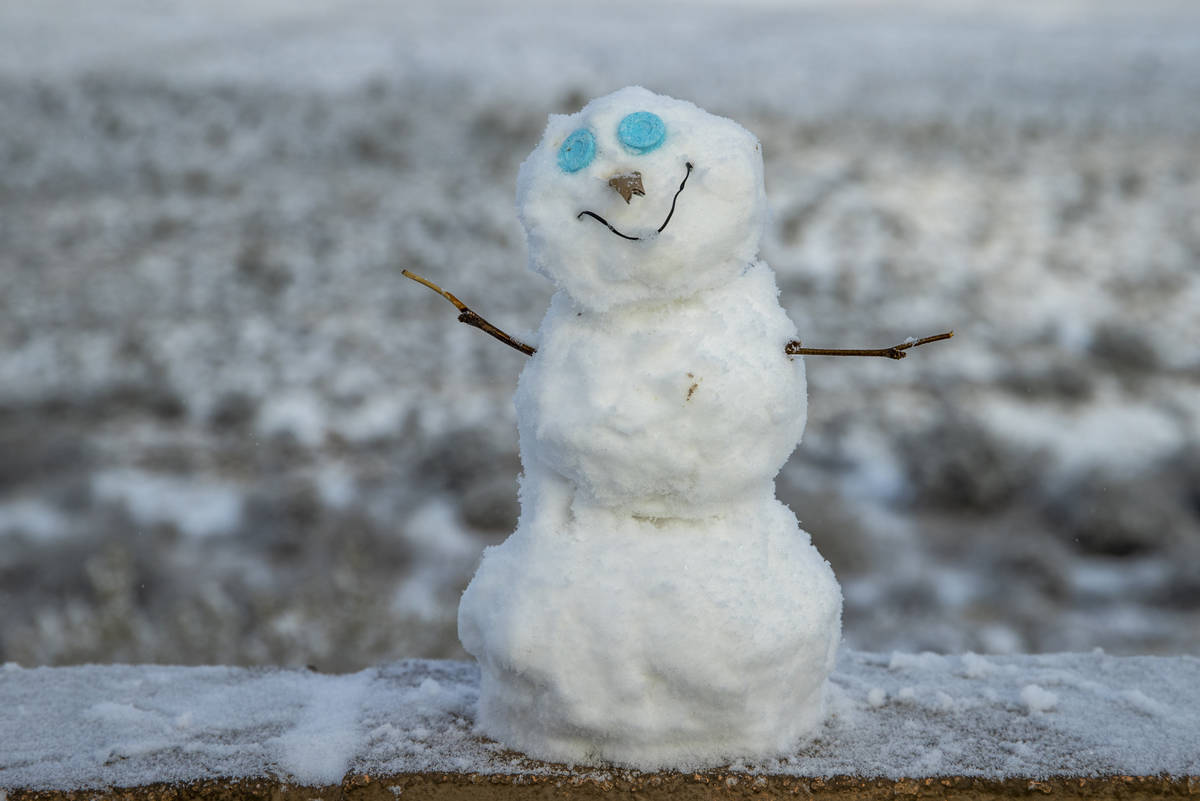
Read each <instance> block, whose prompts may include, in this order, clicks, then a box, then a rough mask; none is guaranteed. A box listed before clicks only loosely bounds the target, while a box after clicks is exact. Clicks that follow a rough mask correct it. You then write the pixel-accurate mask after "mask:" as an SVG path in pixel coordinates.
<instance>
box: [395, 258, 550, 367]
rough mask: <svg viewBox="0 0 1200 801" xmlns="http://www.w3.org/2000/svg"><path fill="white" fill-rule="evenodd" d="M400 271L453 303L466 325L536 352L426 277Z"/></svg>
mask: <svg viewBox="0 0 1200 801" xmlns="http://www.w3.org/2000/svg"><path fill="white" fill-rule="evenodd" d="M400 272H401V274H402V275H403V276H404V277H405V278H411V279H412V280H414V281H416V282H417V283H418V284H424V285H425V286H427V287H429V288H430V289H432V290H433V291H434V292H436V293H438V294H439V295H441V296H442V297H443V298H445V299H446V300H448V301H450V302H451V303H453V304H454V308H456V309H458V321H459V322H460V323H466V324H467V325H472V326H475V327H476V328H478V329H479V330H480V331H483V332H484V333H487V334H490V335H491V336H493V337H495V338H496V339H498V340H500V341H501V342H503V343H504V344H505V345H508V346H509V347H510V348H516V349H517V350H519V351H521V353H524V354H525V355H526V356H532V355H533V354H534V353H536V352H537V348H535V347H533V346H532V345H526V344H525V343H524V342H522V341H521V340H519V339H516V338H515V337H511V336H509V335H508V334H506V333H504V332H503V331H501V330H500V329H499V328H497V327H496V326H494V325H492V324H491V323H489V322H488V321H487V320H485V319H483V318H482V317H480V316H479V315H478V314H476V313H475V312H473V311H471V310H470V309H469V308H468V307H467V304H465V303H463V302H462V301H461V300H459V299H458V298H456V297H454V295H452V294H451V293H449V292H447V291H446V290H444V289H442V288H441V287H440V286H438V285H437V284H435V283H433V282H432V281H430V280H429V279H428V278H422V277H421V276H419V275H417V274H416V273H414V272H410V271H408V270H401V271H400Z"/></svg>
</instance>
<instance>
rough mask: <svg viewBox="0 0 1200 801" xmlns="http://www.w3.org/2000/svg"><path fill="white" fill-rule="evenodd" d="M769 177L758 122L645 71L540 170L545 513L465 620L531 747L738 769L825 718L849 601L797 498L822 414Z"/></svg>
mask: <svg viewBox="0 0 1200 801" xmlns="http://www.w3.org/2000/svg"><path fill="white" fill-rule="evenodd" d="M762 175H763V172H762V148H761V146H760V145H759V143H758V140H757V139H755V138H754V136H753V135H752V134H750V133H749V132H748V131H747V130H746V129H744V128H742V127H741V126H740V125H738V124H737V123H735V122H733V121H732V120H728V119H724V118H722V117H716V116H714V115H711V114H708V113H707V112H705V111H703V110H701V109H699V108H697V107H696V106H695V105H693V104H691V103H688V102H684V101H679V100H675V99H673V98H669V97H665V96H662V95H657V94H654V93H652V92H649V91H647V90H646V89H643V88H641V87H628V88H625V89H621V90H619V91H617V92H614V93H612V94H610V95H607V96H605V97H601V98H598V99H596V100H593V101H592V102H591V103H588V104H587V105H586V106H585V107H584V108H583V109H582V110H581V111H579V112H578V113H576V114H573V115H570V116H565V115H555V116H552V117H551V119H550V124H549V126H548V127H547V128H546V132H545V134H544V136H543V138H542V141H541V144H539V145H538V146H537V148H535V149H534V151H533V153H532V154H531V155H530V156H529V158H528V159H527V160H526V161H525V163H524V164H523V165H522V167H521V172H520V177H519V179H518V183H517V203H518V210H519V212H520V215H521V220H522V222H523V223H524V225H525V230H526V233H527V235H528V239H529V255H530V263H531V265H532V266H533V268H534V269H535V270H537V271H538V272H541V273H543V274H545V275H547V276H549V277H550V278H552V279H553V280H554V282H555V283H556V284H557V285H558V287H559V291H558V293H557V294H555V296H554V298H553V300H552V302H551V304H550V310H549V311H548V312H547V313H546V317H545V319H544V320H543V321H542V326H541V328H540V329H539V330H538V332H537V335H536V341H537V346H538V350H537V352H536V353H535V354H534V355H533V356H532V357H531V358H530V359H529V361H528V363H527V365H526V367H525V369H524V370H523V371H522V373H521V378H520V381H519V384H518V387H517V392H516V398H515V405H516V409H517V426H518V429H519V431H520V442H521V462H522V465H523V466H524V474H523V476H522V480H521V518H520V521H519V523H518V525H517V530H516V531H515V532H514V533H513V535H512V536H511V537H510V538H509V539H508V540H507V541H506V542H505V543H504V544H502V545H500V546H497V547H495V548H489V549H488V550H487V551H485V552H484V555H483V561H482V563H481V564H480V566H479V570H478V572H477V573H476V575H475V577H474V578H473V579H472V580H471V584H470V586H468V587H467V590H466V592H465V593H464V595H463V599H462V604H461V606H460V608H459V635H460V637H461V639H462V643H463V647H464V648H466V650H467V651H468V652H470V653H472V654H474V655H475V657H476V658H477V659H478V660H479V664H480V667H481V669H482V671H483V680H482V685H481V699H480V707H479V709H480V712H479V725H480V729H481V731H483V732H485V733H486V734H488V735H489V736H492V737H494V738H496V739H497V740H500V741H502V742H504V743H505V744H507V745H509V746H511V747H513V748H517V749H519V750H521V751H524V752H525V753H527V754H530V755H531V756H535V757H539V758H542V759H553V760H558V761H588V760H591V759H596V758H600V759H605V760H611V761H615V762H620V763H622V764H625V765H629V766H633V767H637V768H643V769H656V768H670V767H676V766H678V765H681V764H682V765H691V766H696V765H716V764H723V763H725V762H728V761H729V760H730V759H734V758H745V757H756V758H761V757H763V756H771V755H775V754H779V753H782V752H785V751H787V750H789V749H790V748H792V747H794V746H795V744H796V743H797V741H799V740H800V739H801V738H803V737H808V736H811V734H812V733H813V732H814V731H815V730H816V728H817V727H818V726H819V725H820V722H821V720H822V718H823V717H824V712H825V707H824V701H825V698H824V695H825V686H824V685H825V679H826V677H827V676H828V675H829V672H830V671H831V670H832V669H833V663H834V658H835V656H836V653H837V647H838V642H839V640H840V634H841V615H842V596H841V589H840V588H839V587H838V584H837V581H836V580H835V579H834V577H833V571H832V569H831V568H830V567H829V564H828V563H827V562H826V561H825V560H824V559H823V558H822V557H821V555H820V554H819V553H818V552H817V550H816V548H814V547H813V545H812V541H811V539H810V537H809V535H808V534H807V533H805V532H804V531H802V530H801V529H800V527H799V525H798V523H797V521H796V516H795V515H794V514H792V512H791V511H790V510H789V509H788V508H787V507H786V506H784V505H783V504H781V503H780V502H779V501H778V500H776V498H775V476H776V474H777V473H778V472H779V469H780V468H781V467H782V466H783V463H784V462H785V461H786V460H787V457H788V455H789V454H790V453H791V452H792V450H793V449H794V448H795V446H796V443H797V442H798V441H799V440H800V435H801V433H802V432H803V430H804V423H805V420H806V414H807V407H808V404H807V400H806V388H805V381H804V366H803V363H802V362H801V361H800V360H799V359H798V358H794V357H789V356H788V355H786V353H785V346H786V344H787V343H788V341H790V340H791V339H793V338H795V336H796V329H795V326H794V325H793V324H792V322H791V321H790V320H789V319H788V317H787V314H786V313H785V312H784V310H783V309H782V308H781V307H780V305H779V299H778V298H779V289H778V288H777V287H776V284H775V274H774V273H773V272H772V271H771V270H770V268H769V267H767V265H766V264H765V263H764V262H761V261H758V260H757V256H758V247H759V242H760V240H761V238H762V233H763V226H764V218H765V215H766V193H765V192H764V189H763V178H762ZM634 178H635V179H636V183H633V184H630V183H629V181H630V180H631V179H634ZM629 186H635V187H636V188H637V192H636V193H635V192H632V191H626V192H624V193H622V192H621V191H620V190H621V188H622V187H626V188H627V190H628V187H629ZM660 221H661V223H660ZM631 237H633V238H631Z"/></svg>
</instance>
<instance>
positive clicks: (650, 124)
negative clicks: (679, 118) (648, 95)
mask: <svg viewBox="0 0 1200 801" xmlns="http://www.w3.org/2000/svg"><path fill="white" fill-rule="evenodd" d="M617 138H618V139H620V140H621V144H623V145H625V147H627V148H629V149H630V150H632V151H633V152H634V153H649V152H650V151H651V150H653V149H654V148H656V147H658V146H659V145H661V144H662V143H663V140H664V139H666V138H667V126H666V125H665V124H664V123H663V121H662V117H660V116H658V115H657V114H651V113H650V112H649V111H635V112H633V113H632V114H630V115H628V116H626V117H625V119H623V120H621V124H620V125H619V126H617Z"/></svg>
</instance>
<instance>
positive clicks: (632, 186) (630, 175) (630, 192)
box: [608, 172, 646, 203]
mask: <svg viewBox="0 0 1200 801" xmlns="http://www.w3.org/2000/svg"><path fill="white" fill-rule="evenodd" d="M608 185H609V186H611V187H612V188H613V189H615V190H617V194H618V195H620V196H621V197H623V198H625V202H626V203H628V202H629V201H630V200H632V199H633V196H634V195H637V196H639V197H645V196H646V190H645V189H643V188H642V174H641V173H640V172H622V173H617V174H616V175H614V176H613V177H611V178H609V179H608Z"/></svg>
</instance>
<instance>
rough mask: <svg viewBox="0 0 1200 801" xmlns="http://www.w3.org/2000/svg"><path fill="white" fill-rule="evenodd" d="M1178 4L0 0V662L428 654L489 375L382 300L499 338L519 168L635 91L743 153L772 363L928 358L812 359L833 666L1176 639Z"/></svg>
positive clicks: (497, 433)
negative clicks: (549, 132) (839, 612)
mask: <svg viewBox="0 0 1200 801" xmlns="http://www.w3.org/2000/svg"><path fill="white" fill-rule="evenodd" d="M952 5H953V6H954V7H951V6H952ZM868 7H869V11H866V10H865V9H867V8H868ZM614 9H616V10H617V11H616V12H614ZM618 12H619V13H618ZM1198 15H1200V6H1197V4H1195V3H1194V2H1187V1H1186V0H1152V1H1150V2H1139V3H1137V4H1130V3H1120V2H1115V1H1111V0H1110V1H1109V2H1096V3H1078V2H1071V0H1062V1H1061V2H1059V1H1058V0H1049V1H1048V2H1032V1H1030V2H1020V3H1006V4H1002V7H1001V5H999V4H981V3H973V4H970V11H969V12H968V11H964V10H962V8H961V6H958V5H957V4H948V3H941V2H929V3H923V2H916V1H914V2H905V3H903V7H902V8H901V7H898V6H895V5H891V4H889V5H888V7H886V8H884V7H881V6H880V4H874V5H872V4H861V3H837V4H833V3H828V4H825V5H823V6H820V7H814V6H811V5H807V6H806V5H804V4H801V3H775V2H763V3H757V2H756V3H738V4H736V7H735V6H734V5H733V4H729V5H722V4H721V3H720V2H698V3H691V2H683V3H680V2H675V3H669V4H662V5H655V4H646V3H638V4H636V5H635V4H631V3H630V4H626V3H623V2H621V0H612V2H611V3H608V2H606V3H605V4H603V5H581V6H578V7H574V8H572V10H571V13H569V14H563V13H559V12H556V11H555V10H554V8H553V6H552V4H549V3H545V2H541V0H530V2H526V3H503V4H497V3H483V2H476V0H453V2H439V3H436V4H429V7H425V8H421V7H419V5H418V4H415V3H404V4H399V3H391V4H387V3H376V2H370V1H369V0H347V2H339V3H332V2H326V1H325V0H294V1H292V2H280V1H278V0H237V2H233V0H213V1H212V2H208V3H204V4H202V5H197V4H192V3H182V2H159V3H145V2H140V0H109V2H105V3H103V4H87V3H79V2H72V1H71V0H43V1H42V2H36V3H31V2H10V3H0V109H3V112H2V113H0V609H3V610H4V615H3V616H2V618H0V661H4V660H18V661H20V662H22V663H23V664H30V665H34V664H77V663H84V662H161V663H171V664H177V663H186V664H212V663H219V664H235V665H289V666H294V667H298V666H303V665H307V664H313V665H316V666H318V667H320V668H321V669H323V670H331V671H343V672H345V671H354V670H359V669H362V668H365V667H369V666H373V665H378V664H382V663H385V662H390V661H393V660H395V659H400V658H404V657H429V658H437V657H445V658H457V659H461V658H465V653H464V652H463V650H462V648H461V646H460V645H459V643H458V639H457V636H456V615H455V610H456V607H457V604H458V600H459V597H460V596H461V593H462V590H463V588H464V587H465V586H466V584H467V582H468V580H469V578H470V576H471V574H472V572H473V571H474V570H475V568H476V566H477V564H478V561H479V558H480V554H481V552H482V550H483V549H484V547H486V546H488V545H493V544H496V543H497V542H499V541H500V540H501V539H502V538H503V537H505V536H507V535H508V534H509V533H511V532H512V531H513V529H514V526H515V525H516V521H517V517H518V511H519V510H518V506H517V486H516V476H517V475H518V474H519V472H520V471H521V465H520V463H519V460H518V438H517V425H516V413H515V410H514V409H513V407H512V404H511V398H512V396H513V393H514V391H515V390H516V386H517V377H518V374H519V373H520V372H521V370H522V369H523V368H524V367H525V366H526V362H527V359H526V357H524V356H523V355H521V354H519V353H517V352H515V351H511V350H510V349H507V348H505V347H504V346H503V345H500V344H498V343H496V342H495V341H494V340H491V339H490V338H488V337H486V336H483V335H481V334H480V333H479V332H477V331H474V330H471V329H469V328H467V327H465V326H461V325H458V324H457V323H455V322H454V318H453V314H452V311H451V310H450V307H449V306H448V305H446V304H445V303H444V302H442V301H441V300H439V299H438V298H436V297H435V296H433V295H431V294H430V293H428V292H426V291H424V290H422V288H421V287H418V286H416V285H414V284H412V283H411V282H409V281H406V280H404V279H403V278H401V277H400V276H399V270H400V269H401V268H409V269H412V270H415V271H417V272H419V273H421V274H423V275H426V276H428V277H429V278H431V279H433V280H436V281H438V282H439V283H440V284H442V285H443V286H445V287H447V288H448V289H449V290H451V291H453V292H455V293H456V294H458V295H459V296H461V297H462V298H463V299H464V300H465V301H466V302H468V303H469V304H471V305H472V306H473V307H474V308H476V309H477V310H478V311H479V312H480V313H482V314H484V315H485V316H486V317H487V318H488V319H489V320H490V321H492V322H493V323H495V324H497V325H499V326H500V327H502V328H504V329H505V330H507V331H509V332H510V333H512V334H514V335H516V336H518V337H524V338H530V339H532V337H533V333H532V332H533V330H534V329H536V328H537V326H538V323H539V320H540V319H541V318H542V316H543V315H544V313H545V310H546V308H547V306H548V305H549V297H550V294H551V287H550V284H549V283H548V282H547V281H546V280H544V279H543V278H541V277H539V276H537V275H534V274H532V273H530V272H529V271H528V270H527V269H525V264H526V263H527V259H528V253H527V250H526V247H525V244H524V237H523V234H522V229H521V224H520V222H519V220H518V216H517V213H516V209H515V208H514V203H513V187H514V185H515V183H516V181H517V177H518V169H519V166H520V164H521V163H522V160H523V159H525V158H526V157H527V156H528V154H529V152H530V150H531V148H533V147H534V145H535V144H536V143H537V142H538V139H539V137H540V135H541V133H542V132H543V130H544V129H545V125H546V118H547V114H548V112H554V113H563V114H571V113H575V112H577V111H578V110H579V109H580V108H581V107H582V106H583V105H584V103H586V101H587V99H588V98H591V97H598V96H601V95H604V94H606V93H608V92H611V91H613V90H615V89H617V88H619V87H621V86H625V85H628V84H635V83H636V84H641V85H644V86H647V87H649V88H651V89H653V90H655V91H657V92H661V93H665V94H668V95H671V96H675V97H680V98H687V99H689V100H692V101H693V102H695V103H697V104H699V105H700V106H702V107H703V108H705V109H707V110H708V111H710V112H712V113H714V114H718V115H721V116H724V117H729V118H732V119H735V120H737V121H738V122H739V123H741V124H742V125H743V126H745V127H746V128H747V129H749V130H751V131H753V132H754V134H755V135H756V136H757V137H758V139H759V140H760V142H761V143H762V146H763V151H762V154H763V159H764V171H763V175H764V180H765V185H766V197H767V205H768V207H769V208H770V210H771V213H770V214H769V215H768V216H767V218H766V221H765V223H766V228H765V236H764V239H763V244H762V254H761V255H762V258H763V259H764V260H765V261H767V262H768V263H769V264H770V266H771V268H772V269H773V270H774V272H775V274H776V281H777V284H778V287H779V289H780V290H781V292H780V296H779V303H780V304H781V305H782V306H783V307H784V308H785V310H786V311H787V314H788V317H790V319H791V320H792V321H794V322H795V324H796V326H797V329H798V332H799V335H800V339H802V340H803V341H804V342H805V344H808V345H812V346H847V347H854V346H873V347H877V346H883V345H890V344H893V343H896V342H901V341H903V340H904V339H905V338H906V337H910V336H921V335H924V334H926V333H931V332H933V331H938V330H943V329H947V328H954V329H955V330H956V332H957V336H956V338H955V339H954V340H953V342H952V343H949V344H947V345H945V346H937V347H938V348H939V349H938V350H931V351H929V352H927V353H922V352H920V351H917V352H914V353H913V355H912V356H910V357H909V358H908V359H905V360H904V361H903V362H890V361H882V360H880V361H878V362H862V361H859V362H850V361H848V360H845V359H842V360H830V359H817V358H813V359H808V360H807V364H806V370H807V377H806V378H807V382H808V385H809V401H810V403H809V408H808V414H807V416H808V424H807V428H806V430H805V434H804V444H803V446H802V447H800V448H798V449H797V450H796V451H795V453H793V454H792V456H791V457H790V458H789V459H788V461H787V463H786V464H785V465H784V467H783V470H782V471H781V473H780V475H779V480H778V486H777V492H778V496H779V498H780V500H781V501H783V502H784V503H785V504H787V505H788V506H789V507H790V508H791V510H792V511H793V512H794V513H795V514H796V516H797V517H798V518H799V519H800V521H801V526H802V527H803V528H804V529H805V530H807V531H809V532H811V534H812V537H813V541H814V544H815V545H816V546H817V548H818V549H819V550H820V552H821V554H822V555H824V556H825V557H826V558H828V559H829V560H830V562H831V564H832V565H833V567H834V569H835V570H836V572H837V575H838V579H839V581H840V582H841V584H842V588H843V593H844V598H845V607H844V622H845V625H844V637H845V639H846V642H847V643H848V644H849V645H851V646H853V647H856V648H860V649H863V648H865V649H870V650H885V651H886V650H891V649H900V650H904V651H912V650H918V651H919V650H925V649H930V650H934V651H938V652H962V651H966V650H974V651H979V652H984V651H988V652H1022V651H1068V650H1088V649H1090V648H1091V647H1093V646H1097V645H1099V646H1103V647H1104V648H1106V649H1107V650H1109V651H1110V652H1119V653H1125V654H1136V653H1164V654H1165V653H1193V654H1194V653H1197V652H1200V572H1198V571H1197V570H1196V565H1197V564H1200V505H1198V504H1197V502H1196V497H1197V495H1196V487H1197V486H1198V485H1200V447H1198V445H1197V443H1198V442H1200V405H1198V404H1197V402H1196V399H1197V397H1200V369H1198V367H1200V365H1198V362H1197V359H1198V353H1200V351H1198V350H1197V348H1195V347H1194V346H1193V343H1195V342H1197V341H1200V329H1198V326H1200V317H1198V316H1197V314H1196V309H1197V308H1200V271H1197V269H1196V259H1197V256H1196V254H1197V253H1198V252H1200V229H1198V227H1197V226H1198V225H1200V222H1198V221H1200V170H1198V169H1197V166H1196V153H1197V152H1200V104H1197V103H1196V102H1195V98H1196V97H1198V96H1200V16H1198ZM631 20H636V23H632V22H631ZM648 155H650V156H653V154H652V153H651V154H648ZM688 191H691V190H685V192H684V194H683V195H682V196H681V198H680V202H681V203H682V202H684V201H685V200H686V199H687V193H688ZM644 200H647V198H645V197H635V198H634V202H635V203H638V202H640V201H644ZM681 208H683V207H681ZM677 222H678V221H677ZM579 224H580V225H582V224H583V223H582V222H580V223H579ZM591 224H594V225H597V227H599V226H598V224H595V223H594V222H593V223H591ZM674 224H675V223H672V225H674ZM671 230H672V229H671V228H670V227H668V228H667V232H668V233H669V232H670V231H671ZM710 380H711V377H709V376H706V377H705V381H704V382H700V383H699V385H698V388H697V389H696V391H695V394H694V396H693V402H695V401H700V400H704V392H705V390H706V389H707V388H709V386H710V384H709V382H710ZM688 387H690V383H689V384H686V385H683V387H682V389H683V390H684V391H686V390H687V389H688ZM730 456H731V457H736V456H739V454H738V453H737V452H736V451H731V453H730ZM139 484H141V485H144V486H139ZM151 494H152V495H153V499H151V498H150V497H149V496H150V495H151ZM210 503H211V509H205V508H202V507H203V506H206V505H208V504H210ZM436 526H440V527H441V530H442V533H443V535H444V536H443V537H442V538H441V541H440V542H439V538H438V537H431V536H430V534H429V531H430V530H431V529H435V528H436ZM1039 686H1042V687H1043V688H1044V689H1046V690H1047V691H1049V692H1057V691H1056V690H1055V688H1053V687H1050V686H1047V685H1045V684H1042V683H1040V682H1039ZM1054 714H1055V713H1054V712H1053V711H1052V712H1049V713H1047V714H1046V717H1052V716H1053V715H1054Z"/></svg>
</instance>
